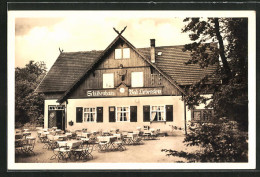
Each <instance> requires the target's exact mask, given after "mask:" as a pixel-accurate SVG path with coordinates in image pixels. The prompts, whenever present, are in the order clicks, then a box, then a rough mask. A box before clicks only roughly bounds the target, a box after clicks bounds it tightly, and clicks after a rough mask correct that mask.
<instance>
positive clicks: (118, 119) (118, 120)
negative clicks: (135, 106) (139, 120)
mask: <svg viewBox="0 0 260 177" xmlns="http://www.w3.org/2000/svg"><path fill="white" fill-rule="evenodd" d="M119 107H120V108H123V107H125V108H128V111H123V112H126V113H128V120H126V121H120V118H118V116H117V115H118V114H117V113H118V108H119ZM120 112H122V111H120ZM130 119H131V118H130V106H116V122H130Z"/></svg>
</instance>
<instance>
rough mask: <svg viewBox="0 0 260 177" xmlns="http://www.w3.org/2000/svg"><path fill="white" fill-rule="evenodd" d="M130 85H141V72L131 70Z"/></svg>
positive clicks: (142, 81)
mask: <svg viewBox="0 0 260 177" xmlns="http://www.w3.org/2000/svg"><path fill="white" fill-rule="evenodd" d="M131 85H132V87H143V86H144V80H143V72H132V75H131Z"/></svg>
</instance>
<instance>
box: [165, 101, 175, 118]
mask: <svg viewBox="0 0 260 177" xmlns="http://www.w3.org/2000/svg"><path fill="white" fill-rule="evenodd" d="M165 108H166V121H168V122H173V105H166V107H165Z"/></svg>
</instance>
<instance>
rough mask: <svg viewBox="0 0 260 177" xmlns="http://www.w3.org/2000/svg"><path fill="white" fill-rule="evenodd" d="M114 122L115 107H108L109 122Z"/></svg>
mask: <svg viewBox="0 0 260 177" xmlns="http://www.w3.org/2000/svg"><path fill="white" fill-rule="evenodd" d="M115 121H116V108H115V106H109V122H115Z"/></svg>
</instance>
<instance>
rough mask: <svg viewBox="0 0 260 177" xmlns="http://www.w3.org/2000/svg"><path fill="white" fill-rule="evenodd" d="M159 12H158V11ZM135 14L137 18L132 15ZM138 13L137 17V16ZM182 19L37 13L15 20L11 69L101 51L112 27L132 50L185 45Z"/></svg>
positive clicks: (127, 14) (149, 14)
mask: <svg viewBox="0 0 260 177" xmlns="http://www.w3.org/2000/svg"><path fill="white" fill-rule="evenodd" d="M158 13H159V12H158ZM136 14H137V15H136ZM138 14H139V15H138ZM184 25H185V23H184V22H183V18H177V17H174V16H169V15H159V14H156V13H155V12H146V13H140V12H139V13H133V12H88V13H70V12H68V13H66V14H60V15H55V13H53V14H48V15H47V16H46V13H44V14H43V15H39V14H37V13H34V14H31V15H26V16H22V15H21V16H16V18H15V67H24V66H25V64H27V63H28V62H29V61H30V60H34V61H44V62H45V63H46V66H47V69H48V70H49V69H50V68H51V66H52V65H53V64H54V62H55V60H56V59H57V57H58V56H59V54H60V52H59V48H61V49H62V50H63V51H64V52H77V51H89V50H104V49H105V48H106V47H107V46H108V45H109V44H110V43H111V42H112V41H113V40H114V38H115V37H116V36H117V34H116V32H115V31H114V30H113V27H115V28H116V29H117V30H118V31H121V30H122V29H123V28H124V27H125V26H127V28H126V30H125V31H124V33H123V36H124V37H125V38H126V39H127V40H128V41H130V42H131V43H132V44H133V45H134V46H135V47H136V48H139V47H149V46H150V39H156V46H169V45H183V44H186V43H189V42H190V41H189V37H188V34H187V33H182V32H181V29H182V28H183V27H184Z"/></svg>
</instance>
